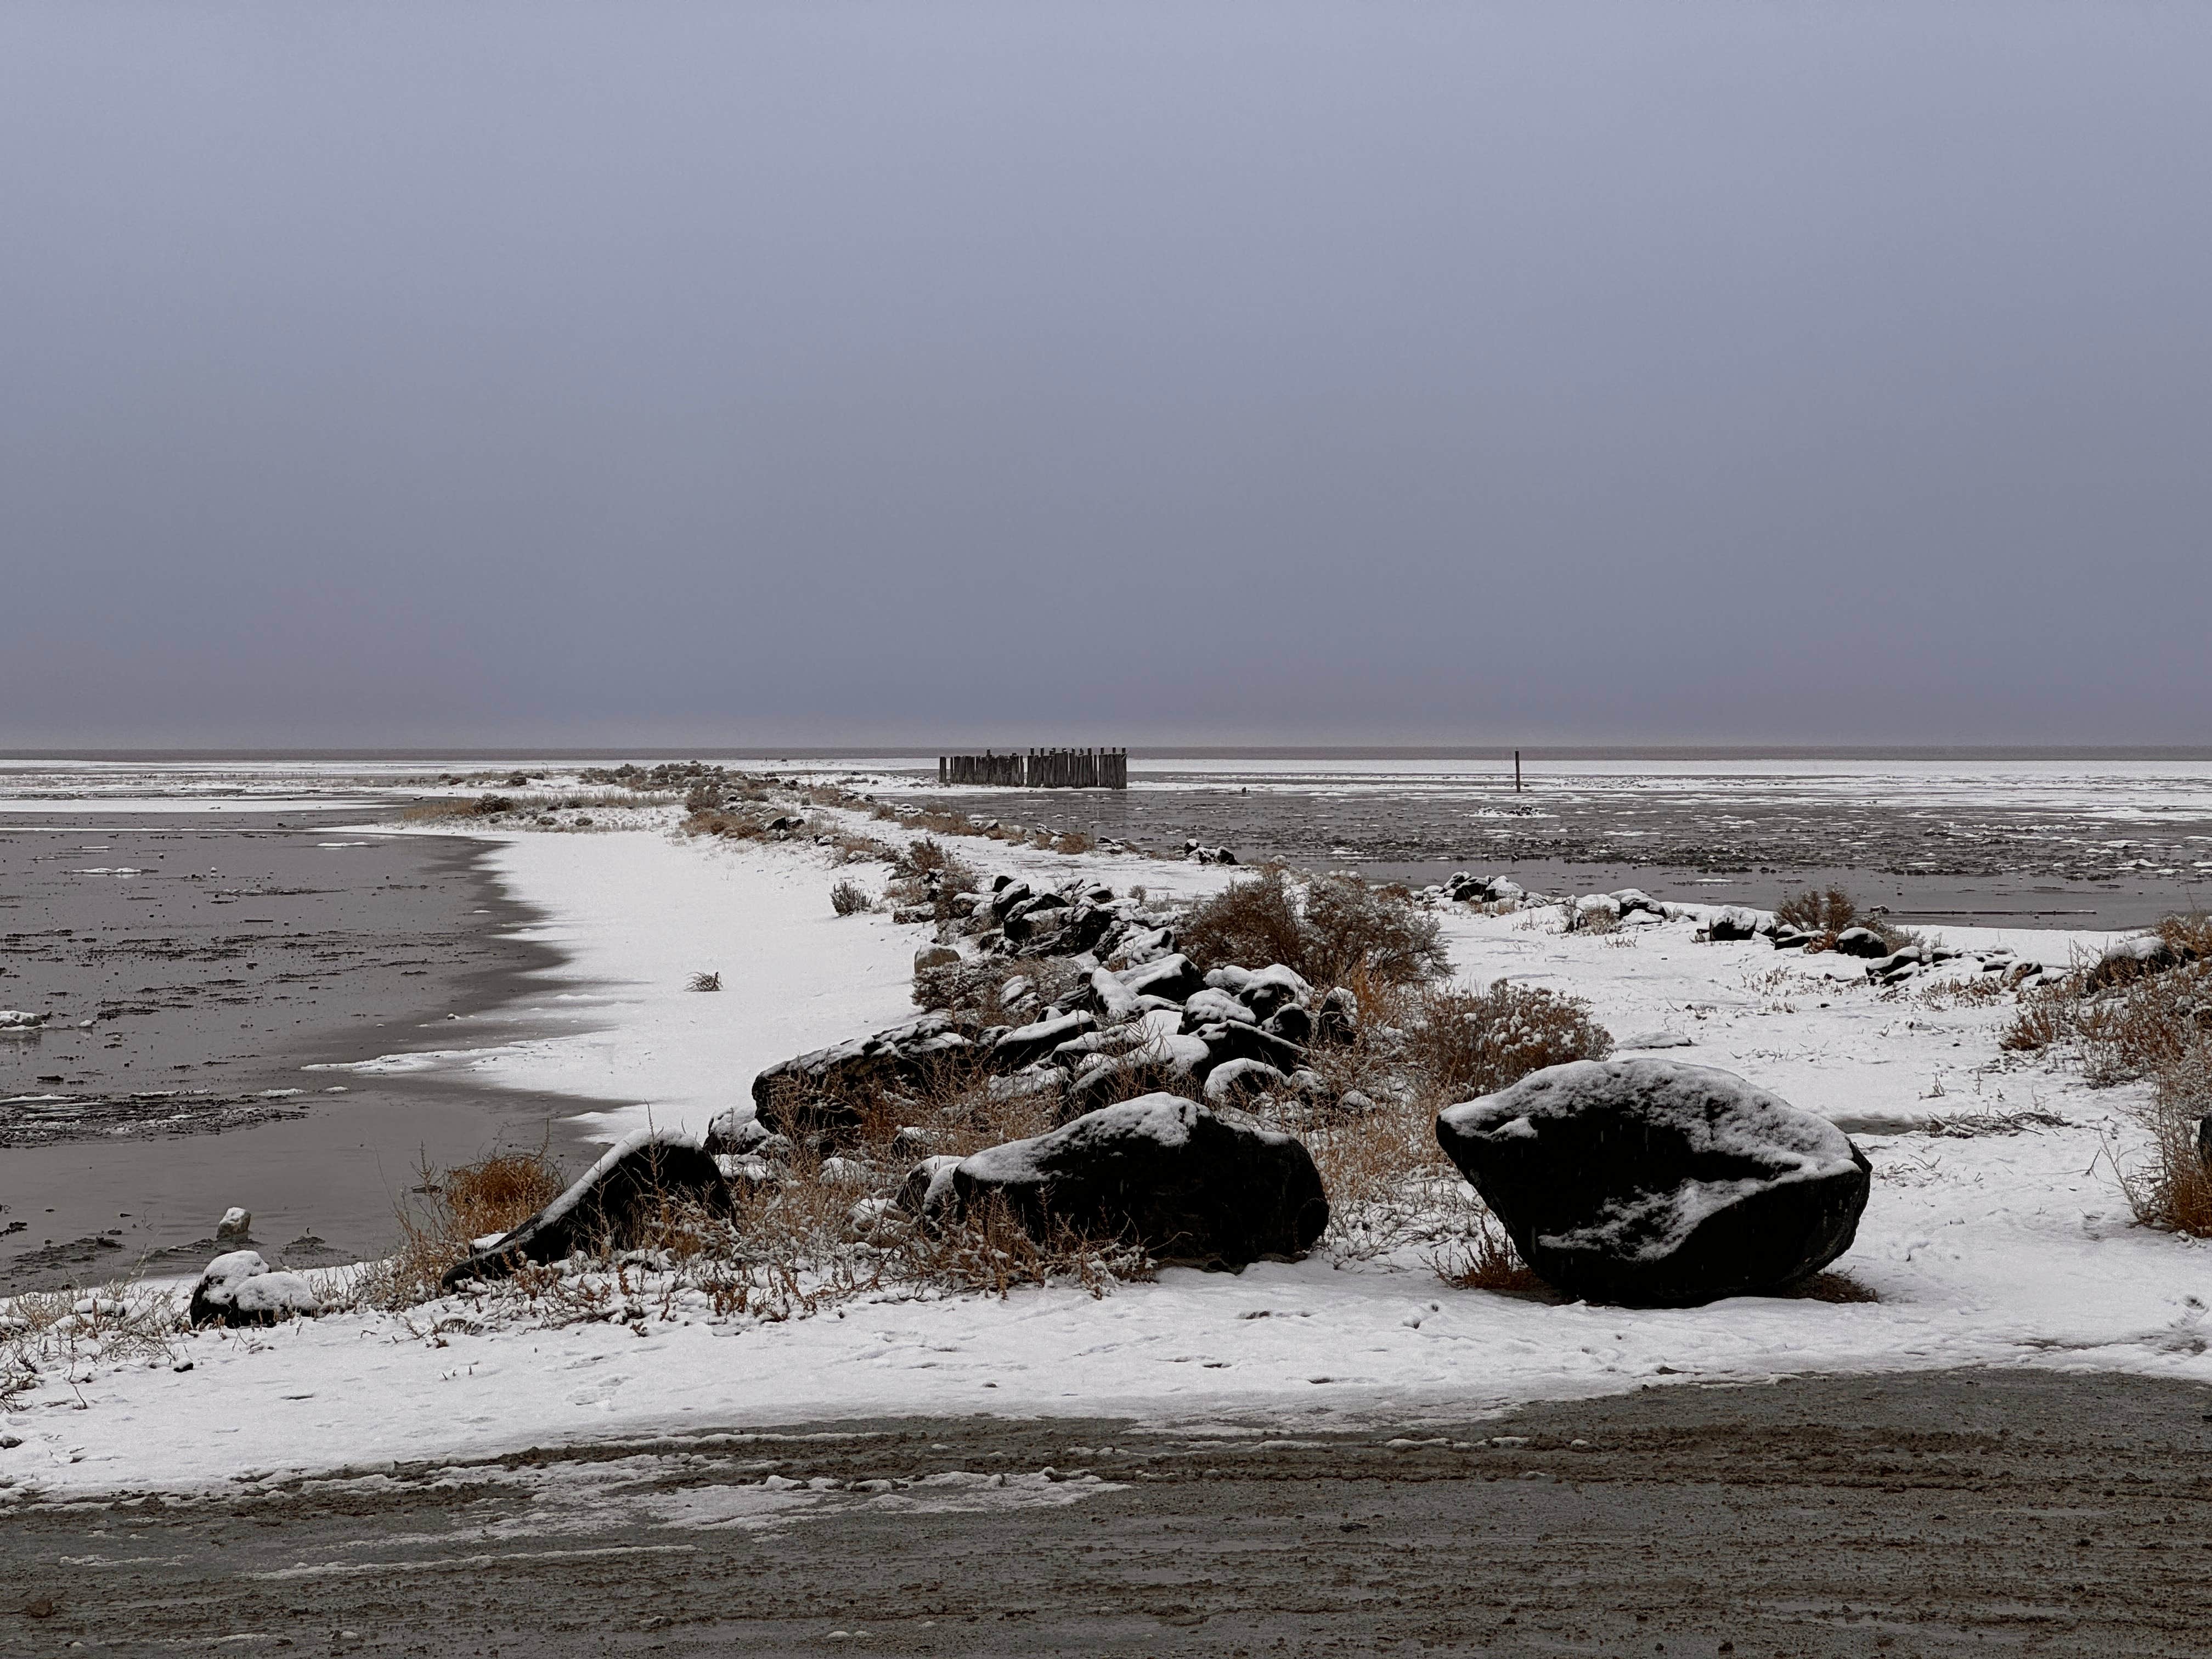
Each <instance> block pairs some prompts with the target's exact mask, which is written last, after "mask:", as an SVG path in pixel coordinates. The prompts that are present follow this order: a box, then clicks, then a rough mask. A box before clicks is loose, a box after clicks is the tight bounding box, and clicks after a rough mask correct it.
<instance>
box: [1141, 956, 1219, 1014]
mask: <svg viewBox="0 0 2212 1659" xmlns="http://www.w3.org/2000/svg"><path fill="white" fill-rule="evenodd" d="M1120 978H1121V984H1122V987H1123V988H1125V989H1126V990H1127V992H1128V993H1129V994H1130V995H1132V996H1139V997H1145V996H1152V997H1163V998H1164V999H1166V1000H1168V1001H1170V1002H1176V1003H1180V1002H1182V1001H1184V1000H1187V999H1188V998H1189V997H1190V996H1192V995H1193V994H1194V993H1196V992H1198V991H1200V990H1203V989H1204V988H1205V987H1206V981H1205V979H1204V977H1203V976H1202V975H1200V973H1199V971H1198V964H1197V963H1194V962H1193V961H1192V960H1191V959H1190V958H1189V957H1187V956H1184V955H1183V954H1182V952H1180V951H1177V952H1176V954H1175V955H1173V956H1165V957H1155V958H1154V959H1153V960H1152V961H1150V962H1147V963H1144V964H1143V965H1142V966H1140V967H1136V968H1131V969H1127V970H1126V971H1125V972H1123V973H1122V974H1121V975H1120Z"/></svg>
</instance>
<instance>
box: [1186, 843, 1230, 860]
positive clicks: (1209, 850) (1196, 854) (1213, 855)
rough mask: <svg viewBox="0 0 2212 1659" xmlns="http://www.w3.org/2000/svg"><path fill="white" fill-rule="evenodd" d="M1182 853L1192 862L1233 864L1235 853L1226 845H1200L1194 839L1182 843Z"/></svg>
mask: <svg viewBox="0 0 2212 1659" xmlns="http://www.w3.org/2000/svg"><path fill="white" fill-rule="evenodd" d="M1182 855H1183V857H1185V858H1187V859H1188V860H1190V861H1191V862H1192V863H1193V864H1234V863H1236V862H1237V854H1234V853H1232V852H1231V851H1230V850H1229V849H1228V848H1226V847H1201V846H1200V845H1199V843H1198V842H1195V841H1186V842H1183V844H1182Z"/></svg>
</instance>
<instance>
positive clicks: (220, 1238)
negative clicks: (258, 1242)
mask: <svg viewBox="0 0 2212 1659" xmlns="http://www.w3.org/2000/svg"><path fill="white" fill-rule="evenodd" d="M251 1237H253V1212H252V1211H251V1210H242V1209H240V1208H239V1206H237V1205H235V1204H234V1205H232V1206H230V1207H229V1208H228V1209H227V1210H225V1211H224V1212H222V1220H220V1221H218V1222H216V1224H215V1242H216V1243H218V1244H229V1243H236V1242H237V1241H239V1240H241V1239H247V1238H251Z"/></svg>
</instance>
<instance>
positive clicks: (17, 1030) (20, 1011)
mask: <svg viewBox="0 0 2212 1659" xmlns="http://www.w3.org/2000/svg"><path fill="white" fill-rule="evenodd" d="M44 1024H46V1016H45V1015H44V1014H34V1013H33V1012H30V1011H29V1010H28V1009H26V1008H0V1032H8V1033H10V1034H13V1035H16V1036H20V1035H21V1034H22V1033H24V1032H26V1031H35V1030H39V1028H40V1027H41V1026H43V1025H44Z"/></svg>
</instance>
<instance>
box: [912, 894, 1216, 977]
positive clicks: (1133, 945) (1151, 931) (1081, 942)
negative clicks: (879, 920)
mask: <svg viewBox="0 0 2212 1659" xmlns="http://www.w3.org/2000/svg"><path fill="white" fill-rule="evenodd" d="M933 873H934V872H933ZM901 915H902V919H907V920H912V921H931V920H934V919H937V918H939V916H941V917H942V920H941V921H939V927H938V933H939V940H940V942H942V943H945V944H948V945H949V944H951V943H952V942H953V941H954V940H956V939H968V940H972V941H973V944H972V946H971V948H972V949H973V950H974V951H977V952H979V953H983V954H988V955H996V956H1011V957H1055V956H1057V957H1081V956H1091V957H1096V958H1097V960H1099V961H1102V962H1103V961H1108V960H1110V959H1112V958H1113V957H1117V956H1118V957H1123V958H1125V959H1127V960H1128V961H1132V962H1133V961H1139V960H1148V959H1150V958H1151V957H1158V956H1164V955H1166V954H1167V953H1168V952H1169V951H1170V950H1171V949H1172V948H1173V944H1174V936H1173V934H1172V933H1171V932H1170V923H1171V921H1172V920H1173V918H1172V917H1171V916H1170V915H1169V913H1167V912H1166V911H1164V910H1158V909H1155V908H1151V907H1149V906H1147V905H1146V904H1145V903H1144V902H1141V901H1139V899H1137V898H1135V897H1133V896H1116V895H1115V891H1114V890H1113V889H1112V888H1111V887H1109V886H1106V885H1105V884H1103V883H1099V882H1093V881H1091V880H1090V879H1088V878H1084V877H1077V878H1074V879H1073V880H1070V881H1066V882H1063V883H1061V884H1059V885H1057V886H1051V885H1047V884H1044V883H1042V882H1038V883H1036V884H1031V883H1030V882H1028V881H1024V880H1023V879H1022V878H1019V877H1016V876H1008V875H999V876H994V877H992V878H991V879H990V882H989V884H988V885H987V888H986V889H985V890H982V891H980V892H957V893H951V894H948V895H945V896H944V897H943V898H942V899H941V900H939V901H936V902H933V903H932V904H931V905H929V906H927V907H920V914H917V915H911V916H906V915H905V913H901ZM1155 936H1157V937H1155Z"/></svg>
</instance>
